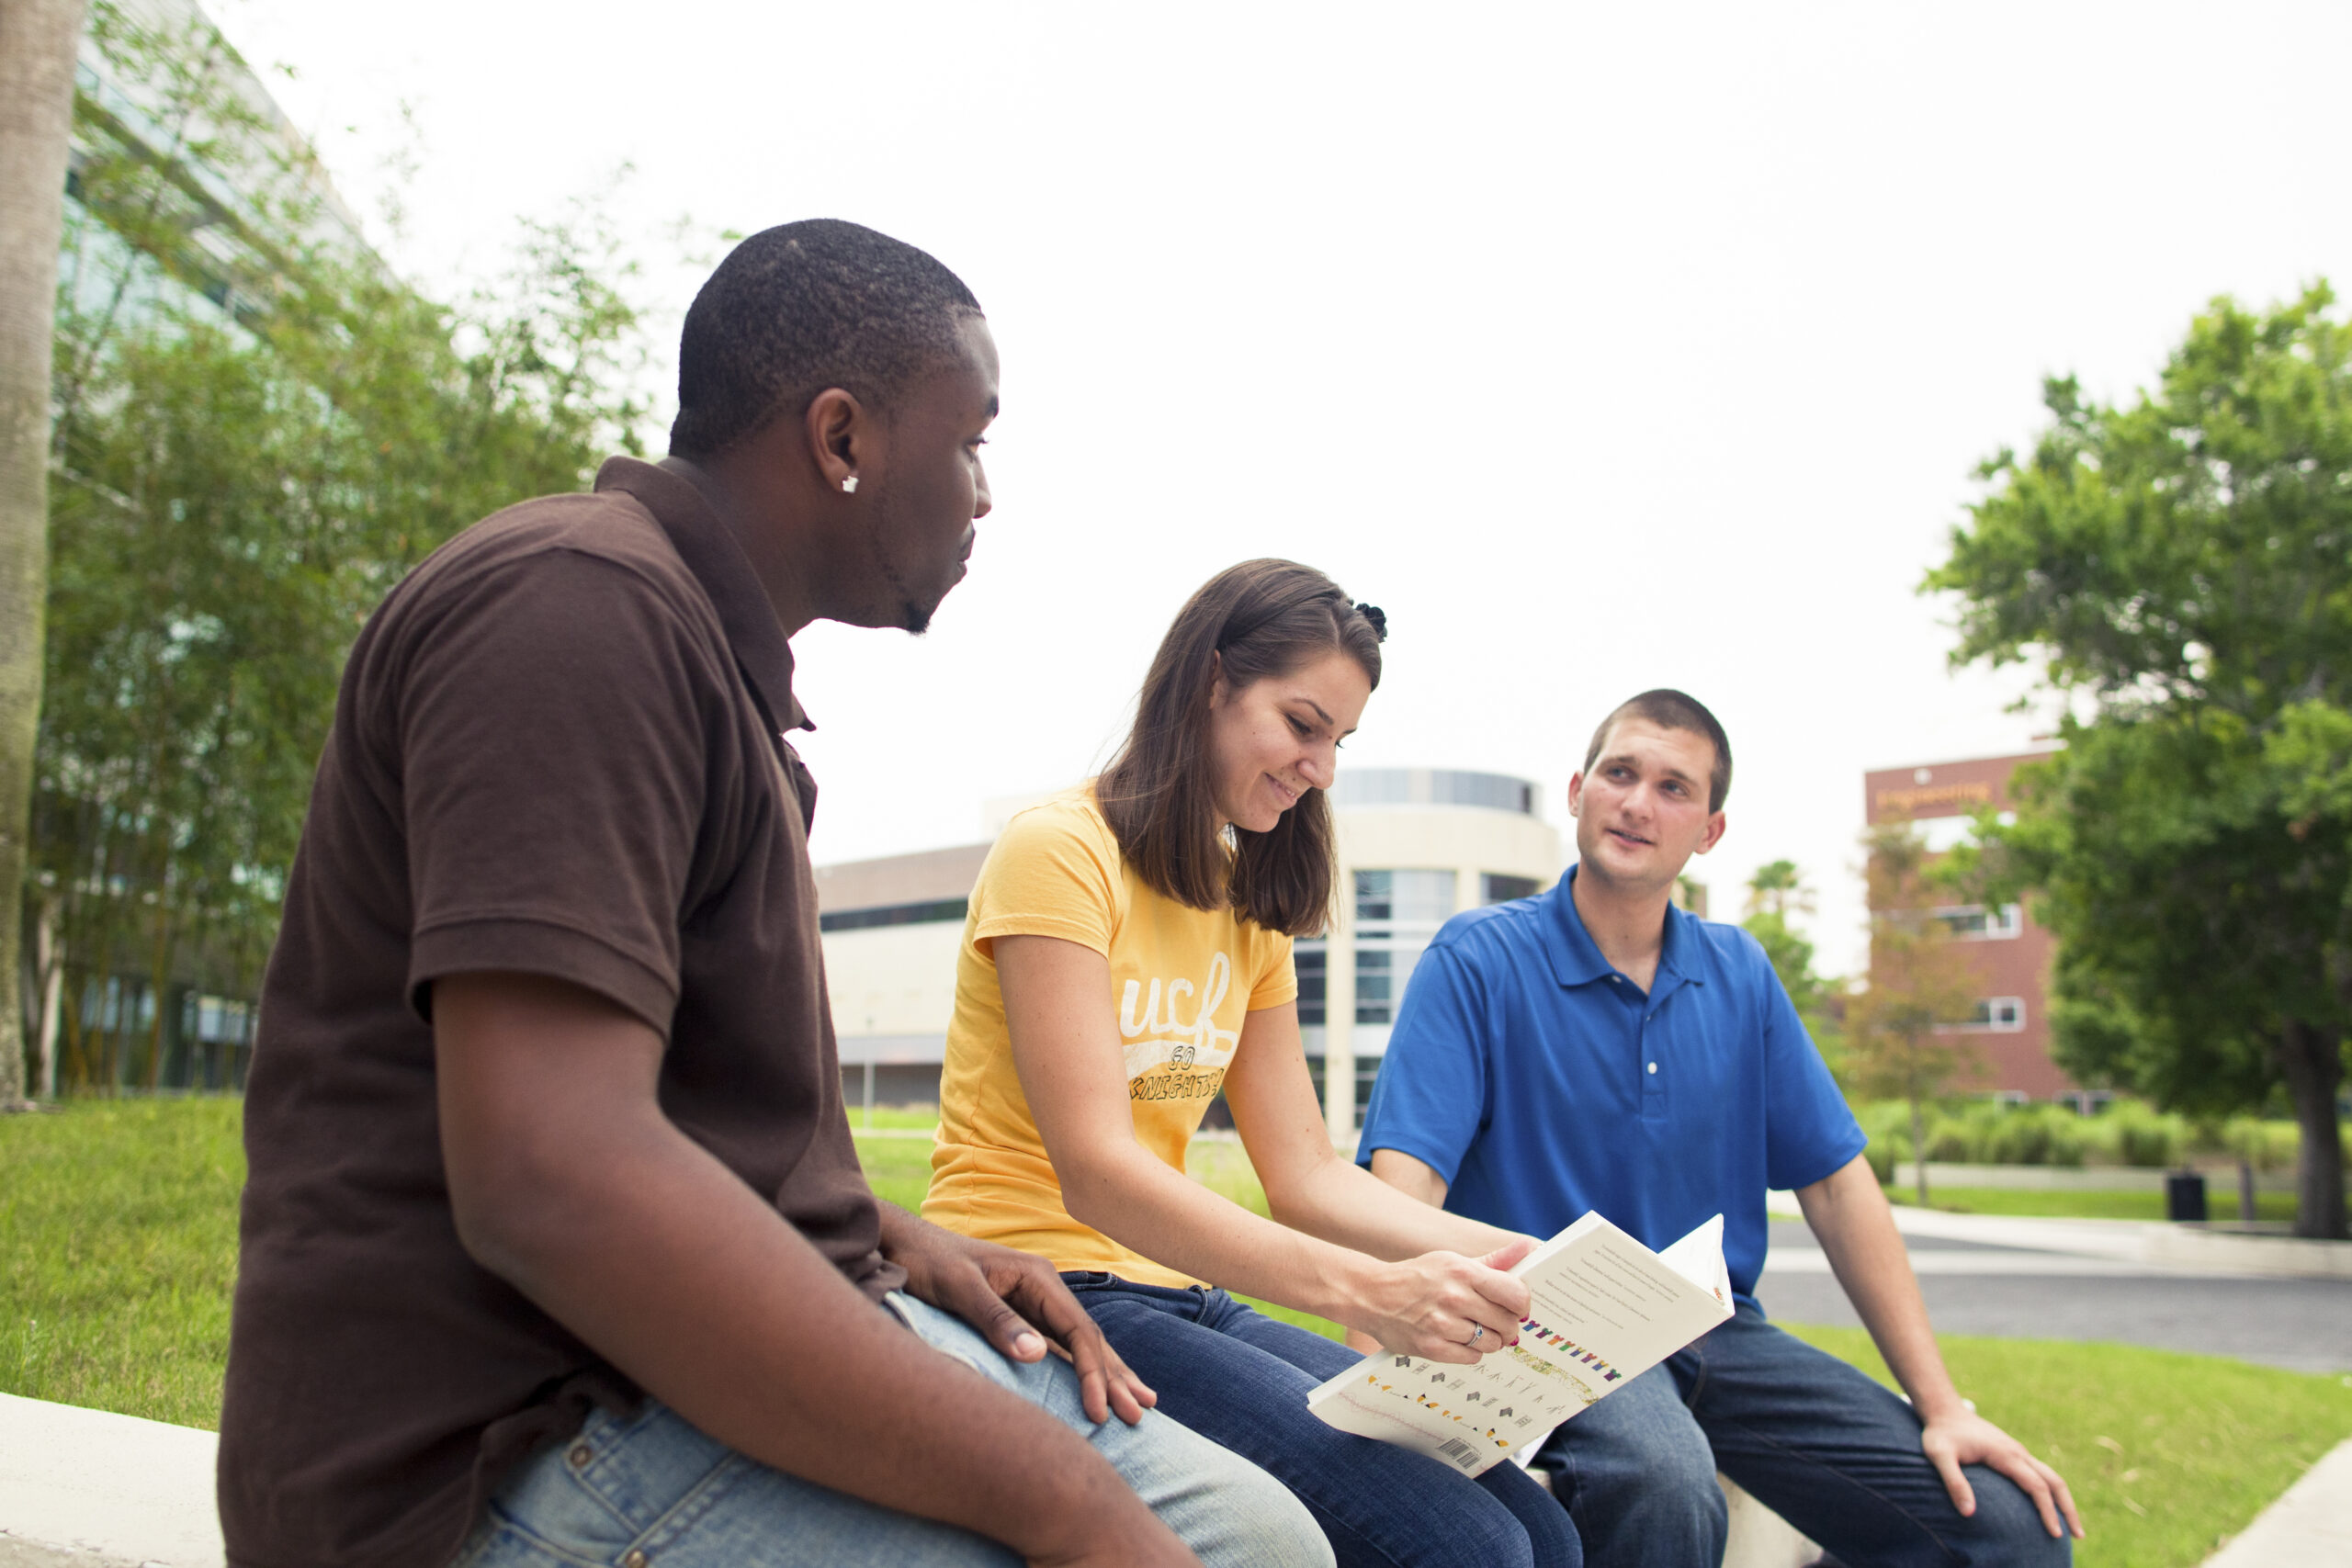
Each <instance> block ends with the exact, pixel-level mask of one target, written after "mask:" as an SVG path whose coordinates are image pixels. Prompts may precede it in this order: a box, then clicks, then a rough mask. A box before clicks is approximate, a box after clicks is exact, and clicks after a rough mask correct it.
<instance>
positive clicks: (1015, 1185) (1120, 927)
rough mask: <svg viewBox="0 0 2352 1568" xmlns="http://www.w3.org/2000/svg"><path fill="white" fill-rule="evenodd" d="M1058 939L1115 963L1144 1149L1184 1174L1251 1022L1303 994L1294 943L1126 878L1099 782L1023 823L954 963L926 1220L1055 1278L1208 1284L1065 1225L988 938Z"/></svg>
mask: <svg viewBox="0 0 2352 1568" xmlns="http://www.w3.org/2000/svg"><path fill="white" fill-rule="evenodd" d="M1001 936H1051V937H1059V938H1061V939H1062V940H1063V941H1065V942H1077V943H1078V944H1080V946H1082V947H1091V948H1092V949H1093V950H1094V951H1095V952H1097V953H1101V954H1103V957H1105V958H1107V959H1109V960H1110V963H1111V997H1112V999H1113V1001H1114V1003H1115V1004H1116V1009H1117V1013H1118V1020H1119V1023H1118V1029H1119V1037H1118V1038H1117V1039H1116V1040H1105V1041H1103V1047H1102V1048H1103V1050H1105V1051H1114V1050H1115V1051H1120V1052H1122V1053H1124V1055H1125V1059H1126V1060H1125V1066H1126V1077H1127V1107H1128V1111H1129V1112H1130V1113H1131V1114H1132V1115H1133V1116H1134V1118H1135V1130H1136V1142H1138V1143H1140V1144H1141V1145H1143V1146H1144V1147H1145V1148H1147V1149H1149V1150H1150V1151H1151V1152H1152V1153H1153V1154H1155V1155H1157V1156H1159V1158H1161V1159H1163V1160H1165V1161H1166V1162H1167V1163H1168V1164H1169V1165H1170V1167H1171V1168H1174V1169H1177V1170H1180V1171H1181V1170H1182V1169H1183V1168H1184V1148H1185V1145H1187V1144H1189V1143H1191V1142H1192V1138H1193V1131H1194V1129H1196V1128H1197V1127H1199V1126H1200V1124H1201V1115H1202V1113H1203V1112H1204V1111H1206V1110H1207V1109H1208V1106H1209V1101H1210V1100H1214V1099H1215V1098H1216V1092H1217V1089H1218V1088H1219V1086H1220V1085H1222V1084H1223V1083H1224V1081H1225V1069H1226V1065H1227V1063H1229V1062H1230V1061H1232V1060H1233V1053H1234V1049H1235V1047H1236V1045H1237V1044H1238V1043H1239V1041H1240V1038H1241V1024H1242V1020H1243V1018H1244V1016H1245V1015H1246V1014H1248V1013H1250V1012H1254V1011H1257V1010H1261V1009H1263V1008H1271V1007H1280V1006H1282V1005H1283V1003H1284V1002H1287V1001H1290V1000H1292V999H1293V998H1295V997H1296V996H1297V995H1298V976H1297V974H1296V972H1295V971H1294V970H1293V968H1292V967H1291V956H1290V938H1288V937H1287V936H1282V935H1278V934H1276V933H1275V932H1272V931H1266V930H1264V929H1263V928H1261V927H1260V926H1258V925H1255V924H1253V923H1251V922H1249V921H1245V920H1242V919H1238V917H1236V916H1235V915H1234V914H1233V913H1232V912H1231V911H1229V910H1207V909H1189V908H1185V907H1184V906H1183V905H1182V904H1179V903H1177V902H1176V901H1175V900H1174V899H1172V898H1169V897H1163V896H1162V895H1160V894H1159V893H1156V892H1154V891H1153V890H1152V889H1151V887H1150V886H1148V885H1147V884H1146V883H1145V882H1144V881H1143V880H1142V879H1141V878H1140V877H1137V876H1136V874H1134V873H1133V872H1131V871H1129V870H1128V869H1127V865H1126V861H1125V857H1123V856H1122V855H1121V854H1120V853H1119V843H1118V840H1117V839H1116V838H1114V836H1113V835H1112V832H1111V825H1110V824H1109V823H1107V822H1105V821H1104V820H1103V813H1102V811H1101V809H1100V808H1099V807H1096V805H1095V804H1094V792H1093V789H1092V787H1091V785H1081V786H1080V788H1078V789H1075V790H1071V791H1069V793H1067V794H1064V795H1057V796H1055V797H1054V798H1053V799H1052V800H1050V801H1048V802H1046V804H1045V805H1043V806H1038V807H1032V808H1031V809H1029V810H1027V811H1024V812H1023V813H1021V814H1020V815H1019V816H1017V817H1015V818H1013V819H1012V822H1010V823H1009V824H1007V825H1006V827H1005V829H1004V833H1003V836H1002V837H1001V838H999V839H998V840H997V841H996V847H995V848H994V849H992V850H990V851H989V858H988V863H987V864H985V865H983V866H982V867H981V868H980V879H979V884H978V886H975V887H974V888H973V889H972V908H971V913H970V914H969V915H968V916H967V918H966V920H965V924H964V945H963V947H962V949H961V951H960V952H959V953H958V954H957V956H956V1016H955V1018H954V1019H953V1020H952V1021H950V1022H949V1024H948V1026H947V1062H946V1066H945V1067H944V1069H943V1070H942V1073H941V1075H940V1081H939V1142H938V1145H937V1146H936V1147H934V1148H933V1150H932V1155H931V1192H930V1195H929V1196H928V1197H926V1198H925V1199H924V1200H923V1204H922V1214H923V1218H925V1219H927V1220H929V1221H931V1222H932V1223H933V1224H938V1225H944V1227H946V1228H947V1229H949V1230H952V1231H957V1232H960V1233H961V1234H963V1235H970V1236H978V1237H981V1238H982V1239H984V1240H988V1241H994V1242H1001V1243H1002V1244H1003V1245H1004V1246H1006V1247H1018V1248H1019V1249H1020V1250H1022V1251H1023V1252H1031V1253H1035V1254H1037V1255H1038V1256H1040V1257H1042V1258H1048V1259H1050V1260H1051V1261H1052V1263H1053V1265H1054V1267H1055V1268H1057V1269H1103V1270H1106V1271H1108V1272H1110V1273H1113V1274H1116V1275H1118V1276H1119V1277H1120V1278H1121V1279H1124V1280H1134V1281H1136V1283H1139V1284H1147V1285H1192V1284H1198V1283H1201V1282H1202V1281H1199V1280H1194V1279H1193V1278H1192V1276H1190V1275H1188V1274H1180V1273H1178V1272H1177V1271H1176V1270H1175V1269H1167V1268H1163V1267H1161V1266H1160V1265H1159V1264H1157V1263H1154V1262H1153V1261H1151V1259H1149V1258H1145V1257H1143V1256H1142V1255H1141V1254H1139V1253H1136V1252H1133V1251H1130V1250H1129V1249H1128V1248H1126V1247H1121V1246H1120V1245H1119V1244H1118V1243H1117V1242H1115V1241H1113V1240H1112V1239H1111V1238H1110V1237H1109V1236H1107V1235H1103V1233H1102V1232H1100V1231H1098V1230H1095V1229H1093V1228H1092V1227H1091V1226H1088V1225H1083V1224H1079V1222H1078V1221H1076V1220H1074V1219H1072V1218H1070V1216H1069V1211H1068V1210H1066V1209H1065V1208H1063V1207H1062V1188H1061V1182H1060V1181H1059V1180H1058V1179H1057V1178H1056V1177H1055V1175H1054V1168H1053V1165H1052V1163H1051V1162H1050V1161H1049V1160H1047V1159H1046V1147H1045V1144H1044V1142H1043V1140H1041V1139H1040V1138H1039V1137H1038V1135H1037V1123H1036V1120H1035V1117H1033V1116H1032V1115H1031V1114H1030V1112H1029V1100H1028V1097H1027V1096H1025V1095H1023V1093H1022V1092H1021V1078H1020V1076H1019V1074H1017V1073H1016V1072H1015V1071H1014V1070H1013V1066H1012V1042H1011V1040H1010V1039H1009V1037H1008V1036H1007V1033H1006V1030H1005V1023H1004V993H1003V992H1002V991H1001V990H1000V989H999V988H998V985H997V974H996V960H995V958H994V956H993V951H992V948H991V945H990V944H991V943H992V942H994V940H995V939H996V938H998V937H1001Z"/></svg>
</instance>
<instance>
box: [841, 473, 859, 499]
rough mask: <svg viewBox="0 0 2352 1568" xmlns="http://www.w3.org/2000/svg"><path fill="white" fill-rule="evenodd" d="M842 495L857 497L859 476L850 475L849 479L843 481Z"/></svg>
mask: <svg viewBox="0 0 2352 1568" xmlns="http://www.w3.org/2000/svg"><path fill="white" fill-rule="evenodd" d="M856 493H857V476H856V475H855V474H852V475H850V477H849V478H847V479H843V480H842V494H843V495H855V494H856Z"/></svg>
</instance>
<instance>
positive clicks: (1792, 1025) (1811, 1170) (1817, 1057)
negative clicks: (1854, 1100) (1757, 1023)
mask: <svg viewBox="0 0 2352 1568" xmlns="http://www.w3.org/2000/svg"><path fill="white" fill-rule="evenodd" d="M1749 946H1750V949H1751V956H1752V958H1753V960H1754V963H1755V966H1756V967H1757V968H1759V969H1761V970H1762V971H1763V973H1762V975H1761V976H1759V977H1758V985H1759V986H1760V987H1761V988H1762V990H1763V993H1764V1085H1765V1089H1764V1093H1765V1105H1764V1177H1765V1184H1766V1185H1767V1186H1769V1187H1771V1188H1774V1189H1776V1190H1790V1189H1793V1188H1798V1187H1810V1186H1812V1185H1813V1184H1814V1183H1815V1182H1816V1181H1819V1180H1821V1179H1823V1178H1825V1177H1827V1176H1831V1175H1834V1174H1836V1173H1837V1172H1838V1170H1840V1169H1842V1168H1844V1167H1845V1166H1846V1165H1847V1164H1849V1162H1850V1161H1851V1160H1852V1159H1853V1157H1854V1156H1856V1155H1858V1154H1860V1153H1861V1152H1862V1148H1863V1146H1864V1145H1866V1144H1868V1143H1869V1141H1870V1140H1869V1139H1868V1138H1867V1137H1865V1136H1864V1135H1863V1133H1862V1129H1861V1124H1860V1122H1856V1121H1855V1120H1854V1112H1853V1111H1852V1109H1851V1108H1850V1107H1849V1106H1848V1105H1847V1103H1846V1097H1845V1095H1844V1094H1842V1093H1841V1092H1839V1090H1838V1080H1837V1079H1835V1078H1833V1077H1830V1076H1829V1064H1828V1063H1826V1062H1825V1061H1823V1060H1822V1059H1821V1051H1820V1048H1819V1047H1817V1046H1815V1044H1814V1043H1813V1036H1812V1035H1811V1034H1809V1033H1807V1032H1805V1027H1804V1021H1803V1020H1801V1019H1800V1018H1798V1016H1797V1010H1796V1004H1794V1003H1793V1002H1792V1001H1790V1000H1789V993H1788V991H1787V989H1786V987H1782V986H1781V977H1780V976H1778V975H1776V974H1774V973H1773V972H1772V967H1771V964H1770V960H1768V959H1766V958H1765V956H1764V952H1763V950H1762V949H1761V948H1758V947H1755V945H1754V942H1753V940H1752V939H1751V940H1750V942H1749Z"/></svg>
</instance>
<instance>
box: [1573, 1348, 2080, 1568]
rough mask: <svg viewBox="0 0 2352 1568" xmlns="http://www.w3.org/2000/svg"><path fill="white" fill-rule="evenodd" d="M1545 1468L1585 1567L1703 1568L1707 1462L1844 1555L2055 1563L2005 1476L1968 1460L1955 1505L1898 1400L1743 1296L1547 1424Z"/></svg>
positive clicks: (1950, 1563) (1716, 1551) (1711, 1530)
mask: <svg viewBox="0 0 2352 1568" xmlns="http://www.w3.org/2000/svg"><path fill="white" fill-rule="evenodd" d="M1535 1462H1536V1463H1537V1464H1538V1465H1541V1466H1544V1467H1545V1468H1548V1469H1550V1470H1551V1471H1552V1472H1553V1481H1552V1490H1553V1491H1554V1493H1555V1495H1558V1496H1559V1498H1560V1500H1561V1501H1562V1502H1563V1503H1565V1504H1566V1506H1567V1509H1568V1512H1569V1514H1570V1515H1571V1516H1573V1517H1575V1519H1576V1522H1577V1533H1578V1534H1579V1535H1581V1536H1582V1537H1583V1538H1584V1541H1585V1550H1586V1551H1589V1553H1591V1556H1592V1561H1593V1562H1594V1564H1595V1568H1691V1565H1693V1564H1698V1565H1700V1568H1713V1564H1716V1563H1719V1562H1722V1561H1723V1555H1724V1495H1723V1491H1722V1489H1721V1488H1720V1487H1718V1486H1717V1485H1716V1484H1715V1472H1716V1471H1718V1470H1720V1471H1722V1472H1724V1474H1725V1475H1728V1476H1730V1477H1731V1478H1732V1479H1733V1480H1734V1481H1736V1482H1738V1483H1740V1484H1741V1485H1742V1486H1744V1487H1746V1488H1747V1490H1748V1491H1749V1492H1751V1493H1753V1494H1754V1495H1755V1496H1756V1497H1757V1499H1758V1501H1759V1502H1761V1503H1763V1504H1764V1506H1767V1507H1769V1508H1770V1509H1771V1510H1772V1511H1773V1512H1774V1513H1777V1514H1779V1515H1780V1516H1781V1517H1782V1518H1784V1519H1786V1520H1788V1521H1789V1523H1791V1524H1792V1525H1794V1526H1795V1527H1796V1528H1797V1529H1801V1530H1803V1531H1804V1533H1805V1534H1806V1535H1807V1536H1810V1537H1811V1538H1812V1539H1813V1540H1815V1541H1818V1542H1819V1543H1820V1544H1821V1545H1822V1546H1823V1548H1825V1549H1826V1551H1829V1552H1830V1553H1831V1555H1833V1556H1834V1557H1836V1558H1837V1560H1838V1562H1841V1563H1844V1564H1846V1565H1847V1568H1915V1565H1916V1568H1929V1565H1933V1568H1961V1565H1962V1564H1964V1563H1974V1564H1986V1563H1996V1564H1999V1565H2000V1568H2045V1565H2046V1568H2062V1565H2063V1564H2065V1563H2067V1562H2071V1561H2072V1559H2073V1549H2072V1547H2071V1546H2070V1544H2069V1543H2068V1542H2067V1541H2065V1540H2056V1539H2053V1538H2052V1536H2051V1535H2050V1533H2049V1532H2048V1531H2047V1530H2044V1529H2042V1528H2041V1516H2040V1515H2038V1514H2037V1513H2036V1512H2035V1511H2034V1506H2033V1501H2032V1499H2031V1498H2030V1497H2028V1496H2027V1495H2025V1493H2024V1492H2022V1491H2021V1490H2019V1489H2018V1486H2017V1485H2016V1483H2013V1482H2011V1481H2010V1480H2009V1479H2008V1478H2007V1476H2004V1475H2002V1474H2000V1473H1999V1472H1996V1471H1993V1470H1989V1469H1987V1468H1985V1466H1983V1465H1978V1464H1973V1465H1969V1466H1967V1467H1966V1470H1965V1473H1966V1474H1967V1476H1968V1483H1969V1485H1970V1486H1972V1487H1973V1488H1974V1489H1975V1492H1976V1512H1975V1514H1974V1515H1973V1516H1972V1517H1967V1518H1962V1517H1961V1514H1960V1511H1959V1510H1958V1509H1957V1508H1955V1507H1953V1506H1952V1502H1951V1494H1950V1493H1948V1492H1946V1491H1945V1490H1944V1483H1943V1480H1942V1478H1941V1477H1940V1476H1939V1475H1937V1473H1936V1469H1935V1466H1933V1465H1932V1464H1929V1463H1928V1457H1927V1455H1925V1454H1923V1453H1921V1452H1920V1451H1919V1418H1918V1417H1917V1416H1915V1415H1913V1414H1912V1412H1911V1407H1910V1406H1909V1405H1908V1404H1905V1403H1904V1402H1903V1401H1902V1400H1900V1399H1898V1398H1896V1397H1895V1396H1894V1394H1893V1393H1889V1392H1887V1390H1886V1389H1885V1388H1884V1387H1883V1386H1882V1385H1881V1384H1879V1383H1877V1382H1872V1381H1871V1379H1870V1378H1868V1377H1865V1376H1863V1375H1862V1373H1860V1372H1859V1371H1856V1370H1855V1369H1854V1368H1852V1367H1850V1366H1849V1365H1847V1364H1846V1363H1845V1362H1843V1361H1841V1360H1839V1359H1837V1358H1836V1357H1834V1356H1829V1355H1825V1354H1824V1353H1823V1352H1821V1351H1819V1350H1816V1349H1815V1348H1813V1347H1811V1346H1810V1345H1807V1344H1805V1343H1804V1341H1803V1340H1800V1339H1797V1338H1794V1337H1792V1336H1790V1335H1787V1334H1783V1333H1782V1332H1781V1330H1779V1329H1777V1328H1775V1327H1773V1326H1772V1325H1770V1324H1769V1323H1767V1322H1766V1321H1765V1320H1764V1314H1762V1313H1761V1312H1759V1311H1758V1310H1757V1309H1756V1308H1754V1307H1752V1306H1748V1305H1747V1304H1745V1303H1743V1304H1742V1305H1741V1306H1740V1307H1739V1309H1738V1311H1737V1312H1736V1313H1735V1314H1733V1315H1732V1317H1731V1319H1730V1320H1729V1321H1728V1322H1726V1323H1724V1324H1723V1325H1721V1326H1720V1327H1718V1328H1716V1329H1715V1330H1714V1331H1713V1332H1712V1333H1710V1334H1708V1335H1706V1336H1704V1337H1702V1338H1700V1339H1697V1340H1695V1341H1693V1342H1692V1343H1691V1345H1690V1346H1688V1347H1687V1348H1684V1349H1682V1350H1681V1351H1679V1352H1678V1353H1677V1354H1676V1355H1674V1356H1671V1357H1669V1358H1668V1359H1667V1360H1666V1361H1664V1362H1663V1363H1661V1364H1660V1365H1658V1366H1656V1367H1653V1368H1651V1369H1650V1370H1649V1371H1646V1372H1644V1373H1643V1374H1642V1375H1641V1376H1640V1377H1637V1378H1635V1379H1634V1380H1633V1381H1632V1382H1628V1383H1626V1385H1625V1386H1624V1387H1623V1388H1621V1389H1618V1390H1617V1391H1616V1392H1614V1393H1611V1394H1610V1396H1609V1397H1608V1398H1606V1399H1604V1400H1602V1401H1601V1402H1600V1404H1595V1405H1593V1406H1591V1407H1590V1408H1589V1409H1587V1410H1585V1411H1583V1412H1582V1413H1580V1414H1578V1415H1577V1416H1575V1417H1574V1418H1573V1419H1571V1420H1569V1421H1568V1422H1566V1424H1565V1425H1563V1426H1562V1427H1560V1428H1559V1429H1558V1430H1556V1431H1555V1432H1554V1433H1553V1434H1552V1436H1551V1438H1550V1439H1549V1440H1548V1441H1546V1442H1545V1443H1544V1447H1543V1449H1542V1450H1540V1451H1539V1453H1538V1454H1537V1456H1536V1461H1535Z"/></svg>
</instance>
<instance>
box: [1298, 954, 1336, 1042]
mask: <svg viewBox="0 0 2352 1568" xmlns="http://www.w3.org/2000/svg"><path fill="white" fill-rule="evenodd" d="M1291 962H1292V963H1293V964H1296V965H1297V966H1298V1024H1299V1027H1300V1028H1302V1029H1313V1028H1317V1027H1319V1026H1320V1025H1321V1024H1322V1022H1323V1001H1324V989H1323V987H1324V985H1325V983H1326V981H1327V980H1328V978H1329V967H1328V966H1329V963H1330V955H1329V949H1327V948H1326V947H1325V946H1324V945H1323V944H1322V943H1321V942H1313V943H1308V942H1300V943H1298V944H1297V945H1296V946H1295V947H1293V948H1292V949H1291Z"/></svg>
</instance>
